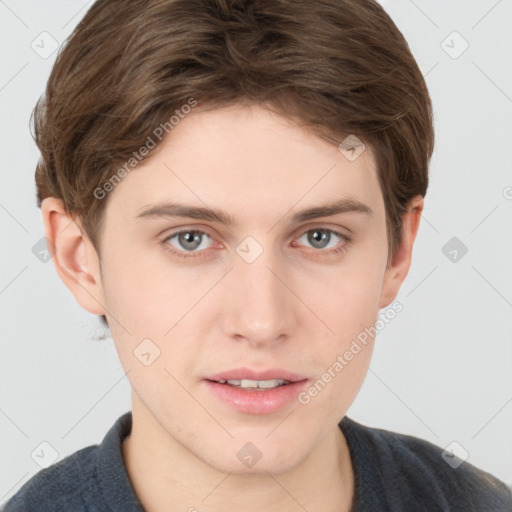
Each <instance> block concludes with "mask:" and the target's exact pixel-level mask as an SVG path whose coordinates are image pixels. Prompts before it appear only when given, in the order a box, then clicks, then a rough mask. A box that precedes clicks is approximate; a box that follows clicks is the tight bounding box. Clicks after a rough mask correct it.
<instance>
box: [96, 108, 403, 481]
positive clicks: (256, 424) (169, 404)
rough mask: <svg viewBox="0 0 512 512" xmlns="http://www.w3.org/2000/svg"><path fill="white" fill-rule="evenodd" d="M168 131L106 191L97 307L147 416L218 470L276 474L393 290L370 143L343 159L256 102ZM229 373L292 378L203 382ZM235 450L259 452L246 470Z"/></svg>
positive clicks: (357, 366)
mask: <svg viewBox="0 0 512 512" xmlns="http://www.w3.org/2000/svg"><path fill="white" fill-rule="evenodd" d="M171 135H172V136H171V137H169V138H168V139H167V140H165V141H164V142H163V143H162V145H161V146H160V147H159V149H158V151H157V152H155V155H154V156H152V158H151V159H149V160H146V161H145V163H144V164H142V165H139V166H138V167H136V169H134V170H133V171H132V172H130V173H129V174H128V175H126V177H124V178H123V180H122V181H121V182H120V183H119V184H118V185H117V186H116V187H115V189H114V190H113V191H112V192H110V193H111V196H110V197H109V202H108V205H107V209H106V217H105V224H104V230H103V232H102V242H101V243H102V253H101V278H99V277H98V278H97V280H96V285H95V286H97V287H98V289H97V290H96V291H97V293H98V294H100V295H101V304H102V305H103V306H104V309H102V311H101V312H100V311H95V312H96V313H104V314H106V316H107V319H108V322H109V325H110V328H111V332H112V336H113V339H114V341H115V345H116V347H117V350H118V353H119V357H120V360H121V363H122V365H123V367H124V369H125V371H127V372H128V379H129V380H130V383H131V386H132V388H133V400H134V410H135V409H137V410H138V411H139V413H140V415H141V417H142V416H143V417H144V418H145V419H144V421H146V422H148V423H149V422H151V423H152V424H153V425H158V427H157V428H158V429H159V431H160V432H163V433H166V434H167V435H168V436H169V437H171V438H173V439H175V440H177V441H178V442H179V443H180V444H181V445H182V446H184V447H185V448H187V449H188V450H189V451H191V452H192V453H194V454H195V455H196V456H197V457H198V458H200V459H201V460H203V461H205V462H207V463H208V464H210V465H212V466H214V467H216V468H218V469H220V470H222V471H226V472H235V473H243V472H244V471H245V472H250V471H252V472H264V471H272V472H282V471H286V470H287V469H289V468H292V467H294V466H295V465H297V464H298V463H299V462H300V461H301V460H303V459H304V458H305V457H307V456H308V454H310V453H312V452H313V451H314V448H315V447H316V446H317V445H318V444H319V443H320V441H321V440H322V439H323V438H325V436H326V435H327V434H328V433H329V432H333V431H335V430H336V428H337V423H338V422H339V421H340V420H341V418H342V417H343V416H344V414H345V413H346V411H347V410H348V408H349V406H350V405H351V403H352V402H353V400H354V398H355V396H356V394H357V392H358V390H359V388H360V386H361V384H362V382H363V380H364V377H365V375H366V372H367V369H368V366H369V363H370V358H371V354H372V350H373V339H371V338H368V339H367V341H366V344H365V345H363V344H362V343H359V345H360V347H361V349H360V350H359V351H358V352H357V354H354V352H355V351H354V350H352V353H353V357H352V358H350V360H347V358H345V357H343V355H344V354H345V353H346V352H347V351H350V349H351V346H352V347H353V346H354V345H353V342H354V340H356V339H357V337H358V335H360V334H361V333H362V332H364V331H365V328H369V327H372V326H374V325H375V322H376V320H377V318H378V312H379V309H380V308H382V307H384V306H387V305H388V304H389V303H390V302H391V300H392V299H393V298H394V295H395V294H396V292H397V290H398V288H397V285H396V280H397V278H396V276H395V275H394V274H393V275H392V274H391V271H390V269H388V268H387V267H386V263H387V257H388V250H387V247H388V245H387V238H386V223H385V209H384V202H383V197H382V193H381V191H380V187H379V184H378V179H377V171H376V168H375V162H374V157H373V155H372V152H371V148H369V147H367V148H366V150H365V151H364V152H363V153H362V154H361V155H360V156H359V157H358V158H356V159H355V160H352V159H349V158H347V156H346V154H344V153H342V152H341V151H340V150H339V149H338V147H337V146H335V145H332V144H329V143H328V142H326V141H323V140H322V139H320V138H318V137H316V136H314V135H312V134H311V133H308V132H305V131H303V130H302V129H301V128H299V127H298V126H297V125H294V124H292V123H291V122H289V121H287V120H285V119H284V118H282V117H279V116H277V115H276V114H273V113H270V112H269V111H267V110H264V109H263V108H261V107H251V108H248V107H242V106H235V107H229V108H223V109H219V110H213V111H206V112H205V111H203V112H201V111H194V112H193V113H191V114H190V115H189V116H188V117H186V118H185V119H183V120H181V122H180V124H179V125H178V126H176V127H175V128H174V129H173V131H172V132H171ZM340 142H341V141H340ZM343 201H345V203H343V204H344V208H341V211H338V212H337V213H334V214H333V212H327V211H324V212H318V211H317V212H316V213H317V214H318V213H320V214H321V215H320V216H315V215H314V214H311V215H302V216H301V215H300V214H301V212H302V213H303V212H305V211H308V210H311V209H313V208H319V207H323V206H326V205H332V204H334V203H340V202H343ZM170 203H172V204H173V205H174V208H171V207H170V206H169V204H170ZM165 205H167V206H165ZM176 205H186V206H187V207H190V208H200V209H205V210H206V212H207V213H208V212H209V213H210V216H209V217H206V216H201V215H200V214H198V213H197V212H196V213H193V212H192V211H191V210H189V211H186V210H185V209H182V210H181V213H183V214H185V216H180V215H178V214H177V213H176V212H177V210H176V208H175V207H176ZM347 205H348V206H347ZM357 205H358V206H357ZM342 206H343V205H342ZM354 206H357V207H354ZM173 212H174V213H173ZM212 212H216V213H219V212H224V215H220V216H213V215H212ZM310 213H311V212H310ZM228 218H229V219H230V220H231V222H227V219H228ZM403 277H405V276H402V278H403ZM98 290H101V292H99V291H98ZM98 296H99V295H98ZM340 357H341V358H343V361H344V363H343V364H341V363H340ZM337 361H338V364H336V362H337ZM340 365H341V367H340ZM239 368H246V369H250V370H254V371H257V372H258V371H261V372H263V371H265V370H268V369H271V370H273V369H274V370H275V369H280V370H277V373H279V372H280V371H281V370H284V371H286V372H291V373H293V374H294V376H293V378H290V379H286V378H284V379H282V380H298V381H299V382H298V383H296V384H287V385H285V386H282V387H280V388H277V389H276V390H273V391H271V392H269V391H257V390H242V389H238V388H233V387H231V386H230V385H228V384H214V383H212V382H210V381H209V380H207V378H212V377H214V376H216V375H218V374H219V373H223V372H227V371H230V370H234V369H239ZM326 372H327V373H329V372H330V375H331V378H330V379H328V378H327V377H325V374H326ZM271 374H272V372H271ZM272 375H273V374H272ZM279 375H281V373H279ZM279 375H276V377H277V378H279ZM283 375H284V374H283ZM286 375H287V374H286ZM323 375H324V377H322V376H323ZM270 376H271V375H267V376H266V377H270ZM249 378H250V377H249ZM239 379H241V378H239ZM214 380H215V379H214ZM262 380H269V378H266V379H262ZM319 380H320V381H321V384H320V385H318V381H319ZM315 383H317V386H316V388H315ZM271 384H272V383H271ZM274 384H275V383H274ZM315 389H316V391H315ZM265 393H266V394H268V397H269V398H268V399H262V400H259V399H256V398H255V394H257V395H260V396H262V395H263V394H265ZM141 421H142V420H141ZM269 432H271V433H270V434H269ZM212 440H215V442H212ZM247 442H251V443H253V444H254V445H255V446H256V447H257V449H258V450H259V452H261V453H262V454H263V456H262V458H261V460H260V461H259V462H258V464H256V465H255V466H254V467H253V468H252V469H250V468H245V467H244V466H243V465H242V464H241V463H240V460H239V458H238V457H237V454H238V452H239V450H240V448H241V447H242V446H244V445H245V443H247Z"/></svg>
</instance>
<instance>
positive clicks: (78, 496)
mask: <svg viewBox="0 0 512 512" xmlns="http://www.w3.org/2000/svg"><path fill="white" fill-rule="evenodd" d="M131 426H132V416H131V412H127V413H125V414H123V415H122V416H121V417H120V418H119V419H118V420H117V421H116V423H115V424H114V425H113V426H112V428H111V429H110V430H109V431H108V432H107V434H106V436H105V437H104V439H103V441H102V443H101V444H100V445H92V446H88V447H87V448H83V449H81V450H78V451H77V452H75V453H73V454H72V455H69V456H68V457H66V458H64V459H62V460H61V461H59V462H57V463H56V464H54V465H53V466H50V467H49V468H46V469H43V470H41V471H39V472H38V473H37V474H36V475H34V476H33V477H32V478H31V479H30V480H29V481H28V482H26V483H25V484H24V485H23V486H22V487H21V489H20V490H19V491H18V492H17V493H16V494H15V495H14V496H13V497H12V498H11V499H10V500H9V501H8V502H7V504H6V505H5V508H4V509H3V510H4V512H29V511H30V512H32V511H33V512H36V511H37V512H50V511H51V512H61V511H62V512H110V511H112V512H114V511H115V512H136V511H137V512H140V511H143V510H144V509H143V508H142V505H141V504H140V502H139V501H138V499H137V497H136V495H135V492H134V490H133V487H132V485H131V482H130V480H129V478H128V474H127V472H126V468H125V465H124V461H123V455H122V449H121V446H122V442H123V440H124V438H125V437H126V436H127V435H128V434H129V433H130V431H131ZM339 427H340V428H341V429H342V431H343V433H344V435H345V437H346V440H347V443H348V446H349V450H350V455H351V458H352V465H353V468H354V474H355V495H354V506H353V508H352V512H386V511H390V512H391V511H392V512H421V511H428V512H431V511H432V512H433V511H439V512H441V511H443V512H447V511H450V512H511V511H512V495H511V493H510V491H509V489H508V488H507V487H506V486H505V484H504V483H503V482H501V481H500V480H498V479H497V478H495V477H494V476H492V475H491V474H489V473H487V472H484V471H482V470H480V469H477V468H476V467H474V466H473V465H471V464H469V463H468V462H464V463H462V465H460V466H459V467H458V468H456V469H454V468H452V466H450V465H449V464H448V463H447V462H446V461H445V460H443V458H442V457H441V453H442V452H443V449H442V448H440V447H438V446H436V445H434V444H432V443H429V442H428V441H424V440H422V439H419V438H417V437H413V436H407V435H404V434H398V433H394V432H389V431H387V430H383V429H377V428H371V427H367V426H365V425H362V424H360V423H357V422H356V421H354V420H351V419H350V418H348V417H347V416H345V417H344V418H343V419H342V420H341V421H340V423H339ZM199 509H200V507H199ZM311 512H316V511H311Z"/></svg>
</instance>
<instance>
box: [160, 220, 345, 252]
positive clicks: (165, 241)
mask: <svg viewBox="0 0 512 512" xmlns="http://www.w3.org/2000/svg"><path fill="white" fill-rule="evenodd" d="M315 230H318V231H324V232H327V233H331V234H334V235H336V236H338V237H340V238H341V239H342V241H343V242H341V243H342V245H341V247H339V246H336V247H333V248H332V249H318V250H315V249H313V250H314V251H315V252H317V253H319V254H318V255H319V256H321V255H325V254H328V255H331V254H341V253H343V252H345V251H346V250H347V246H348V245H349V244H350V242H351V241H352V240H351V238H349V237H348V236H346V235H343V234H342V233H340V232H338V231H335V230H333V229H329V228H322V227H315V228H310V229H308V230H306V231H304V233H302V234H301V235H300V236H299V237H298V238H300V237H302V236H303V235H305V234H307V233H310V232H311V231H315ZM188 232H198V233H202V234H205V235H207V236H208V237H209V238H211V237H210V235H209V234H208V233H206V232H205V231H202V230H200V229H182V230H181V231H176V232H174V233H171V234H170V235H168V236H166V237H165V238H164V239H163V240H162V244H163V245H164V248H165V250H166V251H168V252H170V253H171V255H173V256H177V257H178V258H182V259H189V258H197V257H200V256H201V254H202V253H203V252H204V251H205V250H207V249H203V250H202V251H197V252H192V253H190V252H189V253H186V252H184V251H178V250H176V249H174V248H173V247H172V246H171V245H170V244H169V243H168V241H169V240H171V239H172V238H174V237H175V236H177V235H179V234H181V233H188Z"/></svg>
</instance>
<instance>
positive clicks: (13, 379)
mask: <svg viewBox="0 0 512 512" xmlns="http://www.w3.org/2000/svg"><path fill="white" fill-rule="evenodd" d="M382 4H383V6H384V7H385V9H386V10H387V11H388V12H389V14H390V15H391V17H392V18H393V20H394V21H395V23H396V24H397V26H398V28H399V29H400V30H401V31H402V33H403V34H404V36H405V37H406V39H407V41H408V43H409V45H410V48H411V50H412V52H413V54H414V56H415V57H416V59H417V61H418V64H419V66H420V68H421V70H422V72H423V74H424V75H425V77H426V81H427V84H428V87H429V90H430V93H431V96H432V100H433V103H434V112H435V127H436V149H435V153H434V157H433V160H432V164H431V181H430V187H429V190H428V193H427V196H426V207H425V211H424V214H423V218H422V223H421V226H420V230H419V234H418V237H417V241H416V246H415V249H414V253H413V256H414V257H413V262H412V266H411V269H410V272H409V275H408V277H407V279H406V281H405V283H404V285H403V287H402V289H401V292H400V294H399V296H398V297H397V300H399V301H400V302H401V303H402V304H403V311H402V312H400V313H399V314H398V315H397V316H396V318H395V319H394V320H393V321H392V322H390V323H389V324H388V325H387V326H386V327H385V329H383V330H382V331H381V332H380V333H379V334H378V336H377V341H376V346H375V352H374V355H373V360H372V363H371V366H370V370H369V372H368V376H367V379H366V381H365V382H364V384H363V387H362V389H361V391H360V393H359V395H358V397H357V398H356V400H355V402H354V404H353V405H352V407H351V408H350V409H349V411H348V413H347V414H348V416H350V417H351V418H352V419H355V420H356V421H359V422H361V423H363V424H366V425H368V426H372V427H379V428H384V429H387V430H392V431H395V432H401V433H405V434H409V435H414V436H417V437H420V438H423V439H426V440H428V441H431V442H433V443H435V444H436V445H438V446H439V447H440V457H441V456H442V455H441V452H442V450H444V449H445V448H446V447H448V446H450V445H451V446H452V447H454V446H455V448H454V451H455V453H457V450H459V452H460V450H461V448H462V450H464V451H465V452H467V454H468V459H467V460H468V462H470V463H472V464H474V465H476V466H477V467H480V468H482V469H484V470H486V471H489V472H491V473H493V474H494V475H496V476H497V477H498V478H500V479H502V480H503V481H505V482H507V483H508V484H511V483H512V348H511V332H512V314H511V313H512V279H511V277H512V270H511V256H512V229H511V225H512V222H511V220H512V216H511V213H512V172H511V171H512V154H511V153H512V149H511V148H512V144H511V141H512V66H510V63H511V62H512V35H511V34H512V33H511V31H510V20H511V19H512V2H510V1H509V0H500V1H497V0H472V1H468V0H452V1H450V2H446V1H444V0H443V1H441V0H432V1H427V0H415V1H412V0H386V1H384V0H383V1H382ZM90 5H91V2H84V1H82V0H68V1H66V2H57V1H49V0H37V1H36V0H34V1H27V0H16V1H14V0H4V1H0V48H1V58H0V112H1V122H0V129H1V134H0V135H1V136H0V144H1V153H0V158H1V173H2V174H1V180H2V181H1V187H0V223H1V228H2V229H1V237H2V243H1V260H0V261H1V275H0V315H1V321H2V324H1V325H2V329H1V341H0V343H1V346H0V432H1V435H0V457H1V458H0V502H4V501H5V500H7V498H8V497H10V496H11V495H12V494H14V493H15V492H16V491H17V490H18V489H19V488H20V486H21V485H22V484H23V483H24V482H26V481H27V480H28V479H29V478H30V477H32V476H33V475H34V474H35V473H36V472H37V471H39V470H40V469H41V467H40V465H38V462H36V461H37V457H35V456H34V453H38V450H39V451H40V450H41V447H43V448H45V447H46V453H50V454H51V453H53V452H52V450H55V452H56V455H55V456H56V457H58V459H61V458H63V457H65V456H67V455H69V454H71V453H73V452H75V451H77V450H78V449H80V448H84V447H86V446H89V445H91V444H96V443H99V442H101V440H102V439H103V436H104V435H105V433H106V432H107V430H108V429H109V428H110V427H111V426H112V424H113V423H114V421H115V420H116V419H117V418H118V417H119V416H120V415H121V414H122V413H124V412H126V411H127V410H129V409H130V388H129V383H128V380H127V378H126V377H125V376H124V371H123V369H122V367H121V365H120V363H119V361H118V358H117V354H116V352H115V350H114V347H113V343H112V340H111V339H110V338H109V337H108V333H107V337H106V338H105V339H102V335H103V334H104V329H103V328H102V326H101V324H100V323H99V320H98V319H97V318H96V317H94V316H93V315H91V314H89V313H87V312H85V311H84V310H82V309H81V308H80V307H79V306H78V304H77V303H76V302H75V299H74V297H73V296H72V295H71V293H70V292H69V290H68V289H67V288H66V287H65V286H64V284H63V283H62V282H61V281H60V279H59V278H58V276H57V273H56V271H55V268H54V266H53V262H51V261H48V262H46V263H44V262H42V261H40V259H38V258H37V257H36V254H34V253H37V250H36V249H37V248H38V247H39V246H38V245H37V244H38V243H40V240H41V238H42V237H43V234H44V232H43V226H42V220H41V215H40V210H39V209H38V208H37V207H36V199H35V184H34V169H35V164H36V162H37V159H38V157H39V155H38V151H37V148H36V146H35V144H34V142H33V140H32V138H31V135H30V132H29V118H30V114H31V111H32V109H33V107H34V105H35V103H36V101H37V99H38V97H39V96H40V95H41V94H42V93H43V90H44V87H45V84H46V80H47V78H48V75H49V72H50V69H51V66H52V64H53V62H54V59H55V56H56V52H54V53H52V54H51V55H46V54H45V52H50V51H51V49H52V44H54V45H59V44H61V43H62V42H63V41H64V40H65V38H66V37H67V36H68V35H69V34H70V33H71V31H72V30H73V28H74V27H75V26H76V24H77V23H78V21H79V20H80V19H81V18H82V16H83V15H84V13H85V12H86V10H87V9H88V8H89V7H90ZM42 33H44V34H42ZM42 40H43V41H44V44H43V43H41V41H42ZM54 40H55V42H53V41H54ZM34 248H36V249H34ZM453 442H456V443H457V444H456V445H454V444H453ZM41 443H48V444H43V445H42V444H41ZM50 447H51V448H50ZM462 453H463V452H462Z"/></svg>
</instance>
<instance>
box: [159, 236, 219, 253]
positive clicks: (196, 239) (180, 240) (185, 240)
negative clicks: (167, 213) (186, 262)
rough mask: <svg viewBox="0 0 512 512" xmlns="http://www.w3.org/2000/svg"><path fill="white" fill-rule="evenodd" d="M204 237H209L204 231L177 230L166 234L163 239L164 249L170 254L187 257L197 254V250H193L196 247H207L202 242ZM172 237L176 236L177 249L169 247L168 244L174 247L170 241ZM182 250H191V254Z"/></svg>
mask: <svg viewBox="0 0 512 512" xmlns="http://www.w3.org/2000/svg"><path fill="white" fill-rule="evenodd" d="M205 237H207V238H210V236H209V235H208V233H205V232H204V231H200V230H193V229H186V230H184V231H178V232H177V233H173V234H172V235H170V236H168V237H167V238H165V239H164V240H163V243H164V245H165V246H166V249H167V250H168V251H170V252H171V253H172V254H175V255H176V256H180V257H182V258H189V257H194V256H196V255H199V254H195V253H199V251H195V250H196V249H201V250H203V249H207V247H205V246H204V244H203V241H204V240H205ZM174 238H176V243H177V244H178V247H177V250H175V249H171V248H170V247H169V244H170V245H171V246H172V247H176V246H175V245H174V244H172V243H171V240H173V239H174ZM184 252H185V253H190V252H192V254H183V253H184Z"/></svg>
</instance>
